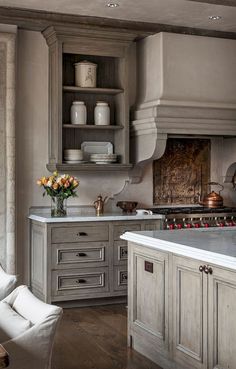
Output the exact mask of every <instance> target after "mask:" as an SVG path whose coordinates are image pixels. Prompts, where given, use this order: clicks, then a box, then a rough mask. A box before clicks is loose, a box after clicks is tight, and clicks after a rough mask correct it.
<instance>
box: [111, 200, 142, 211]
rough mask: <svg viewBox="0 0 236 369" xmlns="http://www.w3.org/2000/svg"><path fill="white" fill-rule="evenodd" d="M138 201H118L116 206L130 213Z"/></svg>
mask: <svg viewBox="0 0 236 369" xmlns="http://www.w3.org/2000/svg"><path fill="white" fill-rule="evenodd" d="M137 205H138V202H136V201H118V203H117V204H116V206H118V207H119V208H121V209H122V210H123V213H132V211H133V210H134V209H135V208H136V207H137Z"/></svg>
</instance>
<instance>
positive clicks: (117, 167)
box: [47, 163, 133, 172]
mask: <svg viewBox="0 0 236 369" xmlns="http://www.w3.org/2000/svg"><path fill="white" fill-rule="evenodd" d="M132 167H133V165H132V164H119V163H117V164H93V163H84V164H66V163H62V164H60V163H56V164H47V169H48V170H49V171H51V172H53V171H55V170H58V171H75V172H76V171H79V172H90V171H93V172H113V171H114V172H115V171H128V170H130V169H131V168H132Z"/></svg>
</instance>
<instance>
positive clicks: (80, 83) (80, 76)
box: [74, 60, 97, 87]
mask: <svg viewBox="0 0 236 369" xmlns="http://www.w3.org/2000/svg"><path fill="white" fill-rule="evenodd" d="M74 65H75V85H76V86H77V87H96V84H97V64H94V63H91V62H89V61H87V60H84V61H82V62H79V63H75V64H74Z"/></svg>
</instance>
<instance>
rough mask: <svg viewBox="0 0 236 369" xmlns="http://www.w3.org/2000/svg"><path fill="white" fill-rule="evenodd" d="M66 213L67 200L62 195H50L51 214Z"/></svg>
mask: <svg viewBox="0 0 236 369" xmlns="http://www.w3.org/2000/svg"><path fill="white" fill-rule="evenodd" d="M66 214H67V201H66V199H64V198H63V197H60V196H53V197H51V216H52V217H65V216H66Z"/></svg>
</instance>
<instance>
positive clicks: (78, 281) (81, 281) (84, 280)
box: [76, 279, 86, 284]
mask: <svg viewBox="0 0 236 369" xmlns="http://www.w3.org/2000/svg"><path fill="white" fill-rule="evenodd" d="M76 283H79V284H80V283H86V279H77V281H76Z"/></svg>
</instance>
